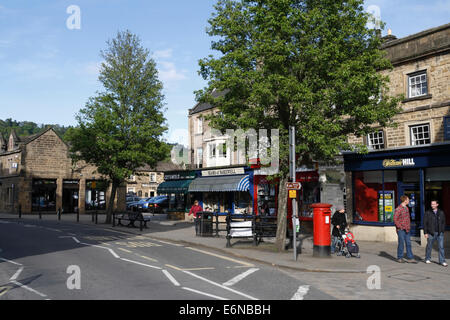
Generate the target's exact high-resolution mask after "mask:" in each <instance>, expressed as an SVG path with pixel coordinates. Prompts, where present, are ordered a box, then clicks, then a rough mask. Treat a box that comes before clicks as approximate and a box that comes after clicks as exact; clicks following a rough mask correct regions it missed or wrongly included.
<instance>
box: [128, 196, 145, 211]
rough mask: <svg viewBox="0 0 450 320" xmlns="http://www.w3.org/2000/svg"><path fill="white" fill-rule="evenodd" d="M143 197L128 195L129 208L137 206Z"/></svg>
mask: <svg viewBox="0 0 450 320" xmlns="http://www.w3.org/2000/svg"><path fill="white" fill-rule="evenodd" d="M141 200H142V199H141V198H139V197H134V196H133V197H127V199H126V205H127V210H133V207H135V206H136V205H137V203H138V202H139V201H141Z"/></svg>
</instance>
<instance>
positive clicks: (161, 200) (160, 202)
mask: <svg viewBox="0 0 450 320" xmlns="http://www.w3.org/2000/svg"><path fill="white" fill-rule="evenodd" d="M168 209H169V197H168V196H159V197H158V199H155V200H153V201H152V202H150V207H149V210H150V212H153V213H167V210H168Z"/></svg>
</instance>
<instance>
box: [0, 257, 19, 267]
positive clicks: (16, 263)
mask: <svg viewBox="0 0 450 320" xmlns="http://www.w3.org/2000/svg"><path fill="white" fill-rule="evenodd" d="M0 260H2V261H5V262H9V263H12V264H15V265H16V266H23V264H21V263H18V262H14V261H11V260H8V259H5V258H0Z"/></svg>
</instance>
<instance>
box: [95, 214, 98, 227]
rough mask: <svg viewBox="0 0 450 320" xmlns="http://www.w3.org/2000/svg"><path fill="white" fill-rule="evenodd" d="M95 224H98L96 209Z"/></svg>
mask: <svg viewBox="0 0 450 320" xmlns="http://www.w3.org/2000/svg"><path fill="white" fill-rule="evenodd" d="M95 224H98V211H95Z"/></svg>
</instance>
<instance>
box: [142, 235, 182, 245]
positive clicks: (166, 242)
mask: <svg viewBox="0 0 450 320" xmlns="http://www.w3.org/2000/svg"><path fill="white" fill-rule="evenodd" d="M147 238H148V239H150V240H152V241H157V242H161V243H164V244H169V245H171V246H175V247H184V245H182V244H178V243H172V242H168V241H163V240H158V239H154V238H150V237H147Z"/></svg>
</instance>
